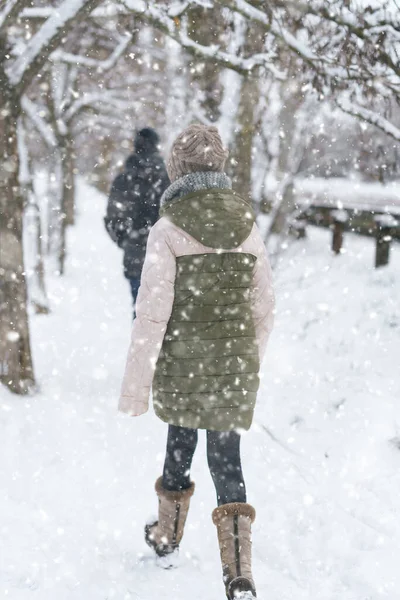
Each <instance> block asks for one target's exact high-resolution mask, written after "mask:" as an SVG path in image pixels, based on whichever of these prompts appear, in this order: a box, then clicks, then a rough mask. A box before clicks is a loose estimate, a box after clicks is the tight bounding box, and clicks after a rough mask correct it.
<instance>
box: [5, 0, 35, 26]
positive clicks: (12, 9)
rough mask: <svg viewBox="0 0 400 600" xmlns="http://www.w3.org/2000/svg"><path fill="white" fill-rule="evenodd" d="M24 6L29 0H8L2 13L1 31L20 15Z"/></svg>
mask: <svg viewBox="0 0 400 600" xmlns="http://www.w3.org/2000/svg"><path fill="white" fill-rule="evenodd" d="M23 4H28V0H25V2H21V0H7V1H6V3H5V6H4V8H3V10H2V11H1V12H0V31H1V30H2V29H3V28H5V27H6V26H7V24H8V22H9V21H12V19H13V18H14V17H15V16H16V15H18V13H19V11H20V10H21V8H23V6H22V5H23Z"/></svg>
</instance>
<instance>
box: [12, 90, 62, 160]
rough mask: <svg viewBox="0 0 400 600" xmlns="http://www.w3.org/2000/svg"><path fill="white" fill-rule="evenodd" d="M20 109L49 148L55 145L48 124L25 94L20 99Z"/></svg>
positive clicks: (55, 142) (54, 139) (53, 136)
mask: <svg viewBox="0 0 400 600" xmlns="http://www.w3.org/2000/svg"><path fill="white" fill-rule="evenodd" d="M21 106H22V110H23V112H24V113H25V115H26V116H27V117H28V118H29V120H30V121H31V123H32V124H33V125H34V127H35V129H36V130H37V131H38V132H39V133H40V135H41V136H42V138H43V139H44V141H45V142H46V144H47V146H49V148H55V147H56V146H57V140H56V138H55V135H54V133H53V130H52V129H51V127H50V125H49V124H48V123H46V121H45V120H44V119H42V117H41V116H40V114H39V111H40V109H39V107H38V106H37V104H35V103H34V102H32V100H30V99H29V98H28V97H27V96H23V98H22V101H21Z"/></svg>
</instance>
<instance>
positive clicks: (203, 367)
mask: <svg viewBox="0 0 400 600" xmlns="http://www.w3.org/2000/svg"><path fill="white" fill-rule="evenodd" d="M226 159H227V151H226V150H224V148H223V145H222V141H221V138H220V136H219V133H218V130H217V129H216V128H215V127H210V126H203V125H191V126H190V127H188V128H187V129H186V130H185V131H183V132H182V133H181V134H180V135H179V136H178V138H177V139H176V141H175V142H174V144H173V146H172V149H171V154H170V157H169V162H168V166H167V170H168V175H169V177H170V180H171V182H172V184H171V185H170V186H169V187H168V188H167V190H166V191H165V192H164V194H163V196H162V199H161V209H160V215H161V218H160V219H159V220H158V222H157V223H156V224H155V225H154V227H153V228H152V229H151V231H150V235H149V239H148V243H147V251H146V258H145V263H144V267H143V273H142V279H141V286H140V289H139V296H138V301H137V317H136V319H135V321H134V325H133V331H132V342H131V346H130V349H129V354H128V360H127V365H126V370H125V375H124V380H123V385H122V394H121V399H120V406H119V408H120V410H122V411H123V412H126V413H128V414H130V415H141V414H143V413H145V412H146V411H147V410H148V405H149V394H150V389H151V387H152V391H153V404H154V409H155V412H156V414H157V415H158V416H159V417H160V419H162V421H164V422H166V423H168V425H169V428H168V438H167V453H166V458H165V464H164V471H163V474H162V476H161V477H160V478H159V479H158V480H157V481H156V484H155V489H156V494H157V496H158V501H159V516H158V520H157V521H156V522H154V523H152V524H150V525H147V526H146V528H145V536H146V541H147V543H148V544H149V546H151V547H152V548H153V549H154V551H155V552H156V554H157V555H158V556H168V555H171V554H172V553H174V552H175V551H176V550H177V549H178V548H179V544H180V542H181V539H182V536H183V532H184V526H185V521H186V517H187V514H188V510H189V504H190V498H191V496H192V495H193V492H194V487H195V486H194V483H193V482H192V481H191V479H190V467H191V463H192V458H193V454H194V452H195V449H196V445H197V433H198V429H205V430H207V458H208V465H209V468H210V472H211V476H212V479H213V481H214V484H215V489H216V493H217V502H218V506H217V508H216V509H215V510H214V511H213V514H212V519H213V522H214V524H215V525H216V528H217V534H218V542H219V547H220V554H221V561H222V571H223V579H224V583H225V588H226V594H227V597H228V599H229V600H233V598H246V599H248V598H250V599H251V598H252V596H254V597H255V596H256V590H255V586H254V580H253V575H252V569H251V524H252V523H253V521H254V518H255V510H254V508H253V507H252V506H251V505H250V504H248V503H247V499H246V488H245V484H244V480H243V474H242V468H241V462H240V430H247V429H249V428H250V425H251V422H252V418H253V411H254V406H255V402H256V394H257V390H258V386H259V369H260V363H261V361H262V358H263V355H264V351H265V347H266V344H267V340H268V336H269V334H270V331H271V329H272V323H273V307H274V295H273V290H272V282H271V270H270V267H269V262H268V258H267V254H266V251H265V247H264V244H263V241H262V239H261V236H260V233H259V231H258V228H257V226H256V224H255V217H254V213H253V211H252V208H251V206H250V204H249V203H248V202H247V201H246V200H244V199H243V198H241V197H240V196H238V194H236V193H235V192H234V191H232V189H231V182H230V179H229V178H228V177H227V176H226V175H225V173H224V165H225V161H226Z"/></svg>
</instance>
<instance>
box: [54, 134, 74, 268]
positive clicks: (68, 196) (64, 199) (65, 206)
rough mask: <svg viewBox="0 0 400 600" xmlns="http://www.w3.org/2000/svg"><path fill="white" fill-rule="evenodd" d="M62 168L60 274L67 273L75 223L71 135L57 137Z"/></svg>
mask: <svg viewBox="0 0 400 600" xmlns="http://www.w3.org/2000/svg"><path fill="white" fill-rule="evenodd" d="M57 140H58V145H59V153H60V167H61V198H60V212H59V223H58V224H59V246H58V265H59V268H58V270H59V274H60V275H64V273H65V261H66V256H67V227H68V225H73V223H74V222H75V175H74V156H73V141H72V137H71V135H70V134H69V133H66V134H65V135H61V134H59V135H58V136H57Z"/></svg>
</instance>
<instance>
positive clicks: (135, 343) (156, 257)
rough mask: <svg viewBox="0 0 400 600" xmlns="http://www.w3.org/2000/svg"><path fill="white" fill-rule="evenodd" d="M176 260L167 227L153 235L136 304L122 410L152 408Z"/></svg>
mask: <svg viewBox="0 0 400 600" xmlns="http://www.w3.org/2000/svg"><path fill="white" fill-rule="evenodd" d="M175 273H176V259H175V254H174V253H173V251H172V249H171V246H170V243H169V240H168V233H167V231H166V230H165V228H164V227H162V226H161V227H159V226H158V225H155V226H154V227H153V228H152V229H151V231H150V234H149V238H148V241H147V249H146V258H145V262H144V265H143V271H142V277H141V284H140V288H139V293H138V298H137V303H136V319H135V320H134V322H133V328H132V338H131V344H130V347H129V351H128V358H127V362H126V367H125V374H124V378H123V382H122V391H121V397H120V402H119V410H120V411H122V412H125V413H127V414H129V415H132V416H137V415H141V414H143V413H145V412H146V411H147V410H148V407H149V396H150V389H151V385H152V382H153V376H154V371H155V367H156V364H157V359H158V355H159V353H160V349H161V346H162V342H163V339H164V334H165V331H166V328H167V324H168V321H169V318H170V316H171V311H172V305H173V301H174V284H175Z"/></svg>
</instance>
